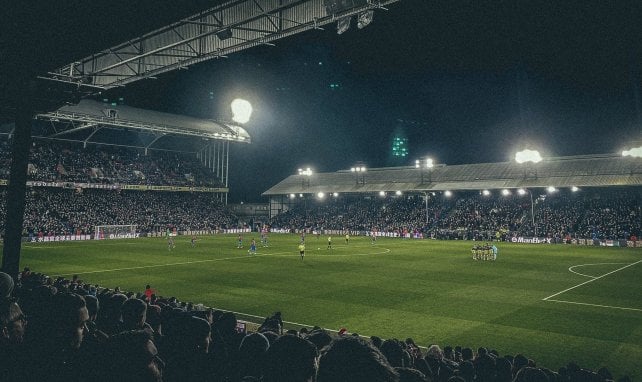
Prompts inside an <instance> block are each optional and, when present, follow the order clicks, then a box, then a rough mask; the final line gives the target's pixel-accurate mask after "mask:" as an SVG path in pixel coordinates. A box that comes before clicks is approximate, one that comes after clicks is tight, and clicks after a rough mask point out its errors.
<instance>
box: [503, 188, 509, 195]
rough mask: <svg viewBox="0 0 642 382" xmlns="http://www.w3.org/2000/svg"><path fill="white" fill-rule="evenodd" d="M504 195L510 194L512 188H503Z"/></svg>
mask: <svg viewBox="0 0 642 382" xmlns="http://www.w3.org/2000/svg"><path fill="white" fill-rule="evenodd" d="M502 195H504V196H508V195H510V190H508V189H506V188H505V189H503V190H502Z"/></svg>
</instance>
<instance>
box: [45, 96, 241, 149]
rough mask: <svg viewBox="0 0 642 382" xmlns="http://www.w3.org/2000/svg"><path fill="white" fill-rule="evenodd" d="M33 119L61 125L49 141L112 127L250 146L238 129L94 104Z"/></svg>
mask: <svg viewBox="0 0 642 382" xmlns="http://www.w3.org/2000/svg"><path fill="white" fill-rule="evenodd" d="M36 118H37V119H39V120H44V121H50V122H52V123H56V124H59V125H60V126H59V127H58V128H57V129H55V132H54V133H53V134H51V135H50V136H49V138H53V137H59V136H62V135H65V134H69V133H71V132H76V131H80V130H84V129H92V128H96V127H98V128H100V127H113V128H126V129H134V130H143V131H147V132H151V133H158V134H161V135H183V136H196V137H201V138H210V139H219V140H225V141H235V142H244V143H250V135H249V134H248V133H247V131H245V129H243V128H242V127H240V126H238V125H233V124H229V123H223V122H215V121H211V120H207V119H199V118H193V117H187V116H184V115H177V114H170V113H162V112H158V111H152V110H145V109H138V108H134V107H130V106H125V105H114V104H109V103H101V102H97V101H93V100H81V101H80V102H79V103H78V105H68V106H63V107H61V108H60V109H58V110H56V111H53V112H49V113H43V114H38V115H37V116H36Z"/></svg>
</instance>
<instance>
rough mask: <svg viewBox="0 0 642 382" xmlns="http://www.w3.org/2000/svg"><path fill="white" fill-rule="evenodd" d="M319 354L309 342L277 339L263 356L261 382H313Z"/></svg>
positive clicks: (283, 338)
mask: <svg viewBox="0 0 642 382" xmlns="http://www.w3.org/2000/svg"><path fill="white" fill-rule="evenodd" d="M318 357H319V352H318V351H317V348H316V346H314V344H312V343H311V342H310V341H308V340H305V339H303V338H300V337H297V336H293V335H289V334H286V335H283V336H281V337H279V338H278V339H277V340H276V341H274V343H273V344H272V345H271V346H270V348H269V349H268V351H267V353H266V355H265V368H264V371H263V375H264V376H263V382H315V381H316V375H317V360H318Z"/></svg>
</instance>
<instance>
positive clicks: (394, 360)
mask: <svg viewBox="0 0 642 382" xmlns="http://www.w3.org/2000/svg"><path fill="white" fill-rule="evenodd" d="M4 276H6V277H9V276H8V275H6V274H3V273H0V278H1V277H4ZM6 277H5V278H6ZM2 280H4V279H2ZM9 280H10V278H9ZM1 285H2V287H3V289H2V291H1V292H2V296H0V325H2V328H3V331H2V336H0V359H1V360H2V361H3V362H2V363H0V380H2V381H41V380H48V381H114V380H119V381H163V380H165V381H266V382H269V381H273V382H276V381H279V382H284V381H285V382H287V381H300V382H304V381H307V382H309V381H315V380H316V381H319V382H343V381H351V382H355V381H356V382H360V381H363V382H372V381H389V382H397V381H400V382H402V381H489V382H509V381H518V382H521V381H545V382H562V381H564V382H567V381H568V382H576V381H578V382H579V381H586V382H591V381H615V379H614V377H613V376H612V375H611V373H610V371H609V370H608V369H607V368H606V367H602V368H600V369H599V370H598V371H597V372H595V371H592V370H588V369H584V368H581V367H580V366H579V365H577V364H575V363H572V362H570V363H568V364H567V366H564V367H561V368H560V369H559V370H558V371H553V370H550V369H548V368H546V367H542V366H540V365H538V364H537V363H536V361H535V360H532V359H529V358H528V357H527V356H525V355H523V354H516V355H509V354H505V355H501V354H499V353H498V352H497V351H496V350H493V349H488V348H485V347H479V348H478V349H477V350H476V351H474V350H473V349H471V348H463V349H462V348H461V347H460V346H450V345H446V346H443V347H442V346H440V345H437V344H432V345H430V346H429V347H427V349H426V348H424V349H425V350H424V349H422V348H420V347H419V346H418V345H417V344H415V342H414V341H413V340H412V339H411V338H408V339H406V340H405V341H401V340H398V339H394V338H392V339H386V340H382V339H380V338H378V337H371V338H370V339H365V338H362V337H360V336H359V335H358V334H356V333H353V334H351V333H348V332H347V331H346V330H345V329H342V330H340V331H339V332H338V333H328V332H327V331H325V330H323V329H321V328H319V327H314V328H306V327H302V328H299V329H298V330H295V329H290V330H287V331H285V333H284V328H283V320H282V317H281V314H280V312H277V313H275V314H274V315H271V316H268V317H266V319H265V321H264V323H263V324H262V325H261V326H260V327H259V329H258V330H257V331H249V332H247V333H242V332H239V331H238V330H237V318H236V316H235V315H234V313H230V312H222V311H218V310H212V309H209V308H205V307H203V306H202V305H200V304H194V303H191V302H188V303H186V302H181V301H178V300H177V299H176V298H174V297H169V298H167V297H162V296H157V295H155V294H152V295H151V296H150V297H149V299H147V298H146V296H145V294H144V292H142V291H141V292H125V291H120V290H119V289H118V288H116V289H108V288H103V287H101V286H98V285H90V284H87V283H85V282H83V281H82V280H81V279H79V278H78V277H73V278H72V279H71V280H69V279H65V278H63V277H58V278H56V279H55V280H54V279H52V278H50V277H48V276H46V275H44V274H40V273H35V272H31V270H29V269H28V268H25V270H24V271H23V272H22V273H21V277H20V279H19V280H18V282H17V284H16V285H15V288H13V283H2V284H1ZM617 381H621V382H625V381H630V378H628V377H627V376H621V377H620V378H619V379H617Z"/></svg>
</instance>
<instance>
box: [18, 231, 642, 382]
mask: <svg viewBox="0 0 642 382" xmlns="http://www.w3.org/2000/svg"><path fill="white" fill-rule="evenodd" d="M254 237H255V238H256V240H257V253H256V254H255V255H248V252H247V250H248V248H249V244H250V240H251V238H252V235H251V234H246V235H244V248H242V249H237V248H236V235H217V236H205V237H201V238H200V239H199V240H198V242H197V244H196V247H195V248H192V247H191V245H190V241H189V237H182V236H181V237H177V238H176V248H174V249H173V250H171V251H170V250H168V247H167V240H166V239H163V238H141V239H132V240H113V241H100V242H61V243H38V244H24V245H23V249H22V258H21V267H24V266H29V267H31V269H32V271H35V272H42V273H46V274H48V275H50V276H57V275H64V276H68V277H70V276H71V275H72V274H78V275H79V276H80V278H81V279H83V280H84V281H85V282H89V283H92V284H100V285H101V286H104V287H108V288H114V287H116V286H119V287H120V288H121V289H122V290H125V291H133V292H142V291H143V290H144V288H145V285H146V284H150V285H152V287H153V288H155V289H156V290H157V291H158V294H159V295H162V296H165V297H169V296H175V297H177V298H179V299H180V300H182V301H192V302H194V303H203V304H205V305H206V306H210V307H213V308H217V309H222V310H228V311H233V312H236V313H237V315H238V317H239V318H240V319H246V320H249V321H254V322H261V321H262V318H263V317H265V316H267V315H270V314H272V313H273V312H275V311H281V312H282V313H283V318H284V320H285V321H287V322H288V323H289V326H290V327H293V328H297V329H298V328H300V327H301V326H308V327H311V326H314V325H318V326H321V327H324V328H328V329H330V330H334V331H336V330H338V329H339V328H343V327H345V328H347V329H348V331H350V332H356V333H359V334H361V335H364V336H371V335H377V336H379V337H382V338H393V337H395V338H399V339H401V340H403V339H405V338H407V337H412V338H413V339H414V340H415V342H417V343H418V344H420V345H423V346H428V345H430V344H434V343H436V344H439V345H441V346H442V347H443V346H445V345H451V346H455V345H461V346H462V347H471V348H474V349H476V348H477V347H480V346H485V347H488V348H492V349H496V350H497V351H498V352H499V353H500V354H502V355H503V354H513V355H514V354H516V353H524V354H525V355H526V356H528V357H529V358H532V359H534V360H536V361H537V364H538V366H544V367H549V368H551V369H557V368H559V367H560V366H563V365H565V364H566V363H567V362H569V361H575V362H577V363H578V364H579V365H580V366H582V367H587V368H592V369H594V370H596V369H598V368H599V367H601V366H608V367H609V368H610V369H611V371H612V372H613V373H614V375H616V376H622V375H624V374H628V375H629V376H631V377H632V378H633V380H638V379H640V378H642V370H641V369H642V364H641V363H640V360H642V282H641V281H640V280H641V279H642V249H639V248H609V247H580V246H571V245H549V244H509V243H499V244H497V246H498V248H499V255H498V258H497V261H494V262H493V261H474V260H472V259H471V251H470V249H471V247H472V245H473V244H474V243H473V242H466V241H434V240H411V239H407V240H403V239H399V238H379V239H378V240H377V242H376V244H374V245H373V244H371V242H370V239H369V238H366V237H351V238H350V241H349V243H348V244H346V243H345V240H344V239H343V238H342V237H339V236H335V237H333V243H332V244H333V249H331V250H330V249H327V248H326V247H327V236H323V235H322V236H321V237H320V238H317V237H316V236H312V235H309V236H308V237H306V255H305V259H304V260H301V258H300V257H299V250H298V244H299V236H298V235H289V234H282V235H279V234H272V235H271V236H270V238H269V240H270V241H269V247H262V246H261V244H260V243H259V235H258V234H255V235H254Z"/></svg>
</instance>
